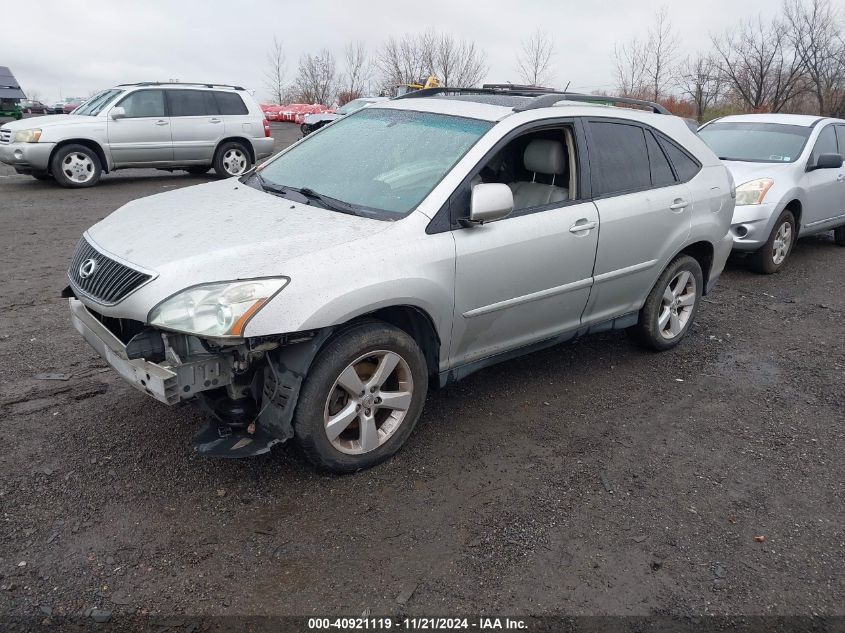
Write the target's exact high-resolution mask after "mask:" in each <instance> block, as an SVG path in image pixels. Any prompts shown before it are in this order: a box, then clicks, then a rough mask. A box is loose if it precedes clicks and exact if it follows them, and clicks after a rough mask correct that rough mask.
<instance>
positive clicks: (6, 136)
mask: <svg viewBox="0 0 845 633" xmlns="http://www.w3.org/2000/svg"><path fill="white" fill-rule="evenodd" d="M11 141H12V130H0V143H3V145H8V144H9V143H10V142H11Z"/></svg>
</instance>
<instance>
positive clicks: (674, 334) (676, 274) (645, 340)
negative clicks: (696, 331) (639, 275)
mask: <svg viewBox="0 0 845 633" xmlns="http://www.w3.org/2000/svg"><path fill="white" fill-rule="evenodd" d="M681 284H683V287H681ZM703 291H704V277H703V275H702V273H701V266H700V265H699V264H698V262H697V261H696V260H695V259H693V258H692V257H690V256H689V255H679V256H678V257H676V258H675V259H673V260H672V261H671V262H670V263H669V265H668V266H667V267H666V270H664V271H663V273H662V274H661V275H660V277H659V278H658V280H657V283H655V284H654V288H652V290H651V292H650V293H649V295H648V298H647V299H646V301H645V304H643V307H642V309H641V310H640V315H639V316H640V318H639V322H638V323H637V325H635V326H634V327H633V328H631V334H632V335H633V336H634V338H635V339H636V340H637V341H638V342H639V343H640V344H641V345H643V346H644V347H647V348H649V349H653V350H656V351H658V352H664V351H666V350H670V349H672V348H673V347H675V346H677V345H678V344H679V343H680V342H681V341H682V340H683V339H684V337H685V336H686V335H687V333H688V332H689V329H690V328H691V327H692V324H693V322H694V321H695V316H696V314H698V307H699V305H700V304H701V295H702V292H703ZM670 295H671V296H670ZM673 315H675V317H674V318H673Z"/></svg>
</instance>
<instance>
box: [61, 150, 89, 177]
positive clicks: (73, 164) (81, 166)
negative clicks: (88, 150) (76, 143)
mask: <svg viewBox="0 0 845 633" xmlns="http://www.w3.org/2000/svg"><path fill="white" fill-rule="evenodd" d="M94 171H95V170H94V161H93V160H91V158H90V156H86V155H85V154H82V153H80V152H72V153H70V154H68V155H67V156H65V158H64V160H63V161H62V172H63V173H64V175H65V176H67V178H68V180H72V181H73V182H78V183H86V182H88V181H89V180H91V179H92V178H93V177H94Z"/></svg>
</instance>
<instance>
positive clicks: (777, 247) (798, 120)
mask: <svg viewBox="0 0 845 633" xmlns="http://www.w3.org/2000/svg"><path fill="white" fill-rule="evenodd" d="M699 136H700V137H701V138H702V140H704V142H705V143H707V144H708V145H709V146H710V148H711V149H712V150H713V151H714V152H715V153H716V154H717V155H718V156H719V158H720V159H721V160H722V162H724V164H725V165H726V166H727V167H728V169H730V171H731V173H732V174H733V177H734V180H735V181H736V182H737V183H738V184H737V188H736V210H735V211H734V217H733V221H732V223H731V235H732V236H733V240H734V244H733V248H734V250H736V251H739V252H741V253H746V254H748V261H749V264H750V267H751V268H752V269H753V270H755V271H757V272H760V273H764V274H769V273H775V272H777V271H779V270H780V269H781V268H783V266H784V264H785V263H786V260H787V258H788V257H789V254H790V253H791V252H792V248H793V246H794V245H795V240H796V239H798V238H799V237H805V236H808V235H815V234H817V233H822V232H824V231H830V230H833V231H834V239H835V240H836V243H837V244H839V245H840V246H845V168H843V163H842V159H843V154H845V120H842V119H832V118H823V117H818V116H807V115H797V114H745V115H737V116H728V117H724V118H721V119H716V120H714V121H711V122H710V123H707V124H706V125H703V126H702V127H701V128H700V129H699Z"/></svg>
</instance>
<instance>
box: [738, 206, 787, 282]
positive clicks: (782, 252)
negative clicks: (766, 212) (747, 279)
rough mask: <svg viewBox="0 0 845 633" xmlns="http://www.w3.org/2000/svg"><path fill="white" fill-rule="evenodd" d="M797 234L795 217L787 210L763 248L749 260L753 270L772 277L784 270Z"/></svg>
mask: <svg viewBox="0 0 845 633" xmlns="http://www.w3.org/2000/svg"><path fill="white" fill-rule="evenodd" d="M795 234H796V231H795V216H794V215H792V211H786V210H785V211H784V212H783V213H781V214H780V216H779V217H778V219H777V222H775V226H774V228H773V229H772V232H771V234H770V235H769V239H768V240H766V243H765V244H764V245H763V247H762V248H761V249H760V250H758V251H756V252H754V253H752V254H751V256H750V257H749V258H748V265H749V267H750V268H751V270H753V271H754V272H756V273H760V274H762V275H771V274H772V273H776V272H778V271H779V270H780V269H781V268H783V265H784V264H785V263H786V259H787V257H789V254H790V253H791V252H792V246H793V244H795Z"/></svg>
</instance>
